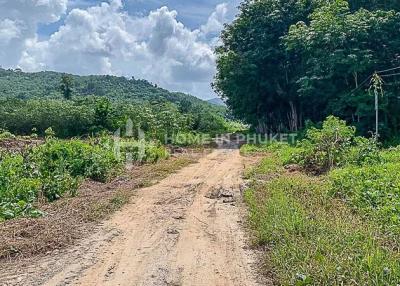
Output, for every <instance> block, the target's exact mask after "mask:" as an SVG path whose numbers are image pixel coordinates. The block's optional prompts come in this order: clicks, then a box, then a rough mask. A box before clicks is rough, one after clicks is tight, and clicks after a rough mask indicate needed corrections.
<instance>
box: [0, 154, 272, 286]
mask: <svg viewBox="0 0 400 286" xmlns="http://www.w3.org/2000/svg"><path fill="white" fill-rule="evenodd" d="M244 163H245V162H243V158H242V157H241V156H240V155H239V151H238V150H217V151H215V152H213V153H211V154H209V155H207V156H206V157H204V158H201V159H200V160H199V162H198V163H197V164H193V165H191V166H188V167H186V168H184V169H182V170H180V171H179V172H178V173H176V174H175V175H172V176H169V177H168V178H166V179H164V180H162V181H161V182H160V183H159V184H157V185H154V186H152V187H148V188H143V189H140V190H139V191H138V192H137V195H135V196H134V197H133V199H132V200H131V202H130V203H129V204H127V205H126V206H125V207H123V208H122V209H121V211H119V212H117V213H116V214H115V215H113V216H112V217H111V218H110V219H109V220H108V221H106V222H104V224H103V225H101V226H99V227H98V229H94V230H93V235H92V236H90V237H88V238H87V239H84V240H81V241H80V242H79V245H76V246H75V247H73V248H69V249H67V250H65V251H63V252H60V253H55V254H54V253H53V255H49V256H46V257H43V258H41V259H39V260H37V261H35V262H32V261H29V263H30V264H29V263H27V262H26V261H25V262H24V261H21V262H20V264H19V267H18V268H17V267H16V266H15V265H9V266H8V267H5V268H4V269H5V270H4V271H3V272H2V273H1V274H0V281H5V282H4V283H5V285H85V286H86V285H96V286H97V285H146V286H148V285H194V286H198V285H199V286H200V285H204V286H206V285H207V286H208V285H229V286H231V285H240V286H242V285H246V286H251V285H269V284H268V283H267V282H265V281H263V282H262V281H259V277H258V276H257V275H256V272H255V269H254V265H255V263H256V262H257V256H256V255H255V254H254V253H253V252H252V251H250V250H249V248H248V247H247V246H246V245H247V239H246V236H245V234H244V232H243V226H242V221H243V208H242V207H241V188H240V185H241V184H242V180H241V173H242V171H243V167H244ZM212 190H229V195H228V193H226V192H225V191H223V192H219V195H218V196H217V197H216V198H207V197H206V196H207V194H210V192H212ZM223 194H225V195H223ZM224 198H225V199H226V198H235V199H236V202H235V203H224V202H223V199H224ZM7 283H8V284H7Z"/></svg>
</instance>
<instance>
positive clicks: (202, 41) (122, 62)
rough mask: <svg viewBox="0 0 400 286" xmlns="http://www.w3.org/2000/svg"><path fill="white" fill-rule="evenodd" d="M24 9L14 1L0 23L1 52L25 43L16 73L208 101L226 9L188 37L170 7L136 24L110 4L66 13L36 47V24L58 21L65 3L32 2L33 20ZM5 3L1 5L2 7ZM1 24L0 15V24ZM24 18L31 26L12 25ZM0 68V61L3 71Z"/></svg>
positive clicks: (116, 2)
mask: <svg viewBox="0 0 400 286" xmlns="http://www.w3.org/2000/svg"><path fill="white" fill-rule="evenodd" d="M27 1H28V0H17V1H13V3H14V4H15V3H17V4H15V5H11V6H10V5H8V6H7V10H8V11H7V12H11V13H7V14H12V15H14V16H13V17H12V18H10V19H8V18H7V21H6V19H3V22H4V23H3V22H0V31H2V30H7V31H8V32H7V33H4V34H3V36H2V37H0V44H1V43H2V41H3V42H9V43H10V42H13V41H14V40H15V39H19V42H20V43H23V44H21V49H20V50H19V57H18V60H15V59H13V60H14V66H17V65H18V67H21V68H22V69H23V70H26V71H38V70H43V69H46V70H55V71H63V72H71V73H77V74H115V75H125V76H132V75H133V76H135V77H136V78H145V79H147V80H149V81H152V82H155V83H157V84H159V85H160V86H163V87H165V88H168V89H172V90H179V91H184V92H189V93H192V94H194V95H198V96H201V97H203V98H207V97H213V94H212V91H211V88H210V82H211V80H212V77H213V75H214V73H215V56H214V54H213V44H214V42H213V40H212V39H213V38H212V37H215V34H216V33H219V32H220V31H221V29H222V28H223V22H224V21H227V19H226V15H227V13H228V11H227V10H228V6H227V5H226V4H221V5H218V6H217V7H216V10H215V12H213V13H212V14H211V15H210V17H209V19H208V21H207V23H206V24H205V25H203V26H201V27H200V28H199V29H198V30H190V29H188V28H187V27H185V26H184V25H183V24H182V23H180V22H179V21H178V20H177V12H176V11H171V10H169V9H168V8H167V7H161V8H159V9H157V10H155V11H152V12H150V13H149V14H148V15H146V16H140V17H139V16H131V15H128V14H127V13H126V12H125V11H124V10H123V4H122V1H121V0H111V1H109V2H103V3H101V4H100V5H98V6H94V7H88V8H86V9H78V8H76V9H73V10H71V11H70V12H69V14H68V15H67V17H66V19H65V22H64V24H63V25H62V26H61V27H60V28H59V30H58V31H57V32H55V33H54V34H52V35H51V36H50V37H49V38H48V39H47V40H43V41H39V40H38V39H37V37H36V33H35V31H36V30H35V29H36V27H35V26H36V25H37V23H49V22H54V21H57V20H58V19H59V17H60V16H61V15H62V13H64V12H65V9H66V6H67V0H36V1H35V0H30V1H28V2H29V3H30V4H29V7H28V8H29V9H30V10H31V11H32V14H31V15H27V14H30V13H28V12H27V11H25V10H26V9H25V8H22V6H21V5H20V6H19V4H21V3H22V2H27ZM3 2H4V0H3ZM3 2H2V0H0V7H2V5H4V3H3ZM8 2H9V1H7V3H8ZM38 7H42V8H43V9H38ZM29 9H28V10H29ZM35 9H36V10H35ZM3 11H4V10H3ZM1 17H2V15H1V12H0V20H1V19H2V18H1ZM24 17H25V19H27V18H29V19H28V20H24V21H22V22H18V21H17V20H20V19H24ZM20 21H21V20H20ZM24 25H28V26H29V27H30V28H32V27H34V29H33V32H32V31H30V32H29V33H24V29H25V28H24ZM3 26H4V28H3ZM3 62H4V59H2V55H1V54H0V63H3Z"/></svg>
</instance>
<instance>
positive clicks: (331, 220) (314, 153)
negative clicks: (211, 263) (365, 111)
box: [241, 117, 400, 285]
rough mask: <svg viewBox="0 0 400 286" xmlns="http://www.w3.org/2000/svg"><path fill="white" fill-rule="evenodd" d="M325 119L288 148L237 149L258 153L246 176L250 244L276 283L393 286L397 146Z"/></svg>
mask: <svg viewBox="0 0 400 286" xmlns="http://www.w3.org/2000/svg"><path fill="white" fill-rule="evenodd" d="M355 132H356V130H355V128H353V127H349V126H347V125H346V123H345V122H344V121H342V120H339V119H337V118H335V117H329V118H328V119H327V120H326V121H325V122H324V124H323V126H322V128H320V129H317V128H311V129H309V130H307V132H306V135H305V138H304V139H303V140H302V141H299V142H298V143H297V144H296V145H295V146H290V145H288V144H283V143H274V144H269V145H263V146H248V145H244V146H243V147H242V149H241V151H242V154H243V155H245V156H251V155H252V154H259V155H263V156H264V158H263V159H262V161H261V162H260V164H259V165H258V166H256V167H254V168H253V169H251V170H249V171H248V172H247V173H246V177H247V178H248V179H249V182H250V187H249V188H248V190H247V191H246V193H245V199H246V202H247V204H248V206H249V210H250V214H249V222H250V226H251V228H252V229H253V231H254V243H255V244H256V245H259V246H263V249H265V269H266V271H268V273H267V275H269V276H271V277H273V279H274V280H275V282H276V283H277V284H278V285H397V283H398V282H399V281H400V252H399V249H400V245H399V241H400V240H399V238H400V208H399V206H400V195H399V194H400V193H399V190H400V188H399V187H400V185H399V182H400V181H399V178H400V175H399V172H398V170H399V167H400V165H399V164H400V161H399V159H400V158H399V151H398V148H390V149H381V148H379V145H378V144H377V143H376V142H375V141H374V140H373V139H366V138H363V137H358V136H355Z"/></svg>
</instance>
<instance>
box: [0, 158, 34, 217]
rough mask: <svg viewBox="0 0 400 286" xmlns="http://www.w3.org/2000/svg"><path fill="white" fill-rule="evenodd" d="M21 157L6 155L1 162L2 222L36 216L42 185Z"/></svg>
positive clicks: (0, 203) (0, 195)
mask: <svg viewBox="0 0 400 286" xmlns="http://www.w3.org/2000/svg"><path fill="white" fill-rule="evenodd" d="M30 171H31V170H29V168H28V166H27V165H26V164H25V162H24V158H23V157H22V156H21V155H5V156H2V158H1V161H0V220H4V219H10V218H14V217H16V216H18V215H23V214H29V213H31V214H34V213H33V212H32V211H33V208H32V203H33V202H34V201H35V199H36V196H37V193H38V191H39V190H40V187H41V183H40V180H39V179H38V178H35V177H34V176H33V174H32V173H31V172H30Z"/></svg>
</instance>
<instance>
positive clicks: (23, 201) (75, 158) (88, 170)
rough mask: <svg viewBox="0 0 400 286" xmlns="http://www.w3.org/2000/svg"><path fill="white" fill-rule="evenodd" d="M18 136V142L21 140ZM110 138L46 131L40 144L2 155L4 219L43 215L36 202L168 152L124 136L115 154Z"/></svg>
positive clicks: (70, 192) (0, 209)
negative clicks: (54, 134)
mask: <svg viewBox="0 0 400 286" xmlns="http://www.w3.org/2000/svg"><path fill="white" fill-rule="evenodd" d="M14 140H18V139H17V138H16V139H14ZM114 143H115V142H113V139H112V138H111V137H106V136H105V137H98V138H88V139H86V140H80V139H68V140H61V139H57V138H55V137H52V135H48V136H47V137H46V139H45V141H44V142H43V143H42V144H39V145H38V146H33V147H30V148H27V149H22V150H19V151H18V152H8V151H7V150H4V149H2V152H1V153H0V174H1V176H0V221H1V220H6V219H12V218H15V217H18V216H29V217H39V216H42V215H44V214H43V213H42V212H41V211H40V210H39V209H37V208H36V207H35V204H37V203H43V202H53V201H55V200H58V199H60V198H62V197H66V196H67V197H68V196H75V195H76V194H77V190H78V187H79V185H80V184H81V183H82V182H83V181H84V180H85V179H91V180H94V181H98V182H108V181H110V179H112V178H114V177H115V176H116V175H118V174H119V173H121V172H122V170H123V168H122V167H123V163H124V162H125V158H126V156H127V154H129V156H130V157H129V159H130V160H132V163H154V162H157V161H158V160H161V159H166V158H168V156H169V153H168V151H167V150H166V148H165V147H163V146H162V145H160V144H159V143H156V142H152V141H135V140H132V139H124V140H123V141H122V142H119V144H120V145H119V148H120V150H119V152H120V153H119V154H118V153H116V152H115V150H114V148H115V146H116V145H114Z"/></svg>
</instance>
